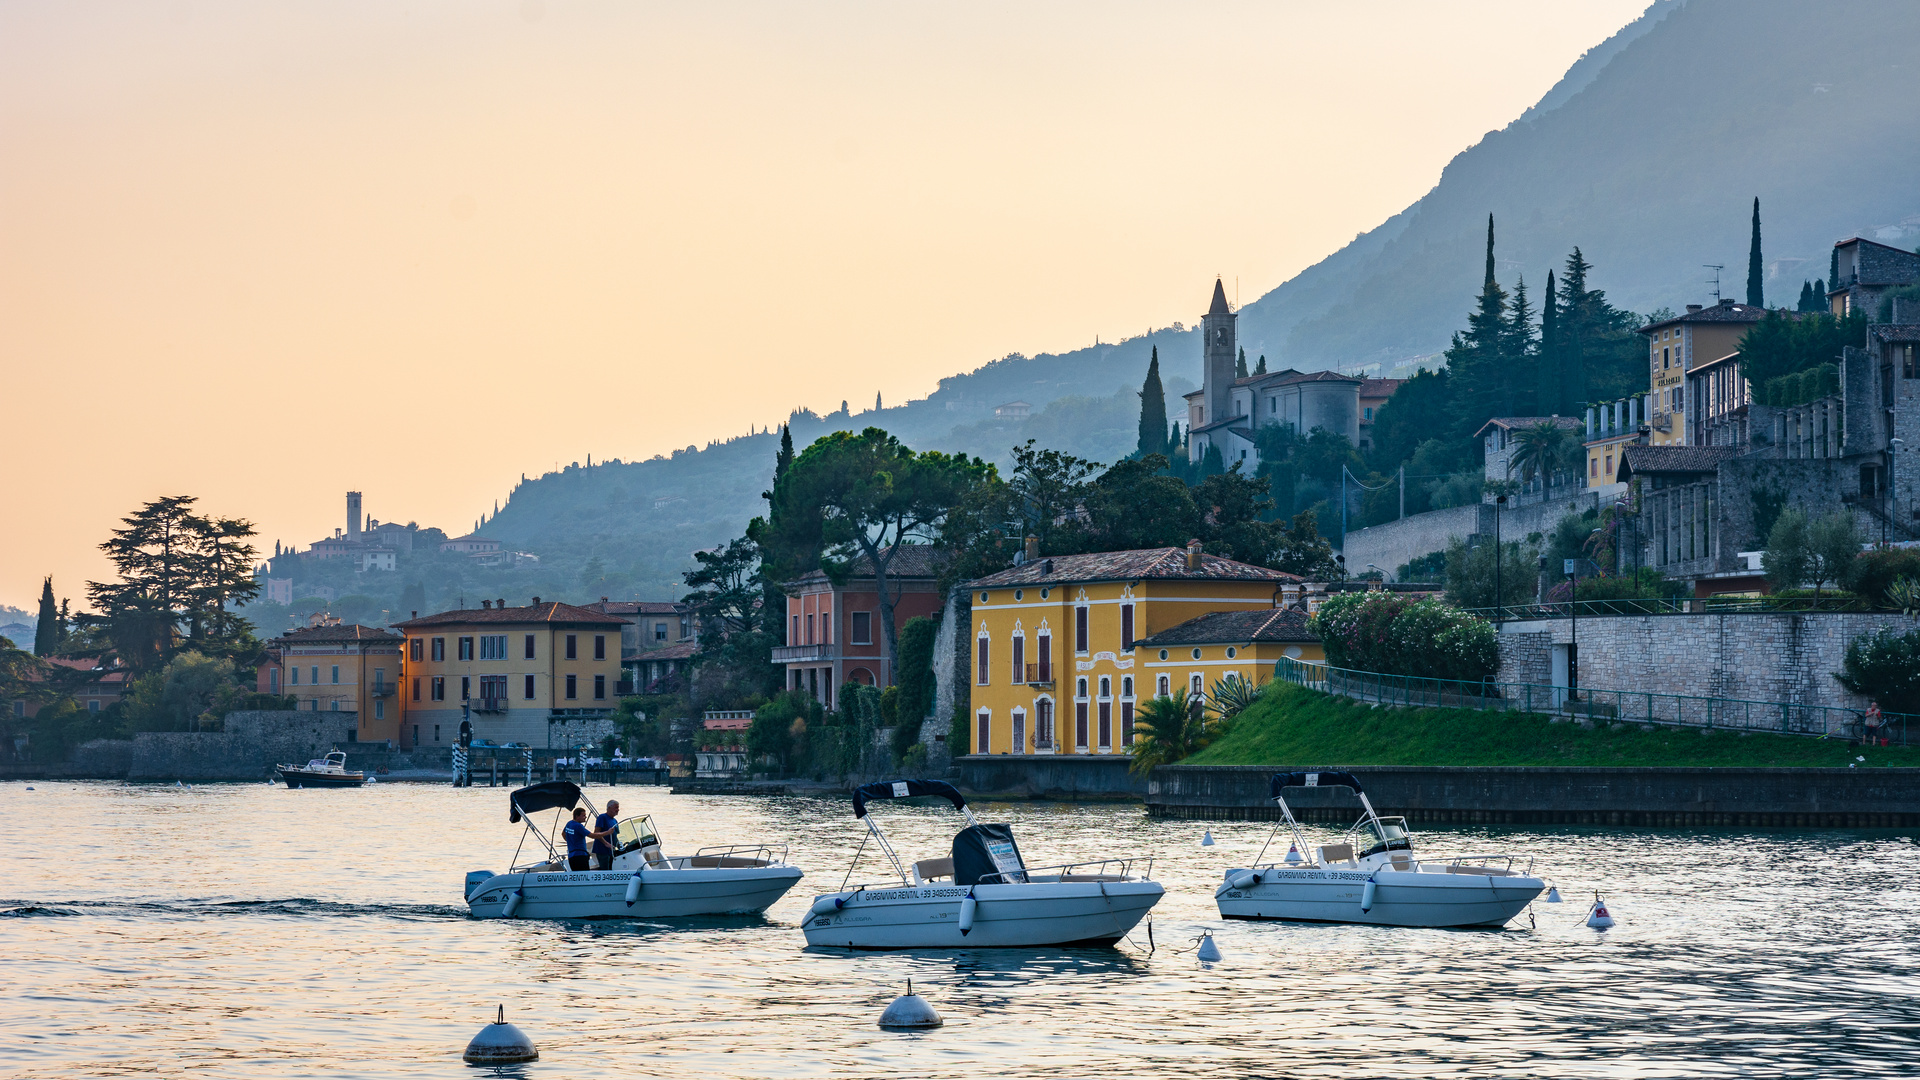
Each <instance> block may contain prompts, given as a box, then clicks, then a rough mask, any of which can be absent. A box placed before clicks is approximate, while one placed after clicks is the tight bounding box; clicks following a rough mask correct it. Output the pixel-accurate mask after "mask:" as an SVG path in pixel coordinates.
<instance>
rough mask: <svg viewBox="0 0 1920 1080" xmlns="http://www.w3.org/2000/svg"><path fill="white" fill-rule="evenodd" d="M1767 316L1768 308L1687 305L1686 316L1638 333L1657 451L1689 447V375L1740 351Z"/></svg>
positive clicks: (1728, 302)
mask: <svg viewBox="0 0 1920 1080" xmlns="http://www.w3.org/2000/svg"><path fill="white" fill-rule="evenodd" d="M1766 313H1767V310H1766V309H1765V308H1760V307H1752V306H1750V305H1747V304H1736V303H1734V302H1733V301H1732V300H1722V301H1720V302H1719V303H1718V304H1715V305H1713V306H1712V307H1703V306H1701V305H1699V304H1688V305H1687V313H1686V314H1685V315H1678V316H1675V317H1674V318H1671V319H1668V320H1666V321H1665V322H1657V323H1650V324H1648V325H1646V326H1643V327H1641V328H1640V333H1642V334H1645V335H1646V337H1647V364H1648V370H1649V371H1650V372H1651V375H1652V382H1651V385H1652V388H1653V394H1652V398H1651V401H1650V402H1649V408H1648V410H1647V420H1648V426H1649V427H1650V428H1651V429H1652V430H1651V432H1650V436H1651V442H1652V445H1654V446H1667V445H1670V444H1671V445H1676V446H1679V445H1689V443H1688V439H1687V418H1688V417H1689V416H1690V415H1691V414H1692V411H1693V409H1694V407H1695V403H1693V402H1691V401H1689V400H1688V396H1689V395H1688V393H1687V373H1688V372H1690V371H1692V370H1693V369H1694V368H1697V367H1703V366H1705V365H1707V364H1709V363H1712V362H1713V361H1715V360H1718V359H1720V358H1721V357H1723V356H1726V355H1728V354H1729V353H1734V352H1738V351H1739V350H1740V339H1741V338H1743V337H1745V336H1746V333H1747V331H1748V330H1750V329H1752V328H1753V324H1755V323H1757V322H1759V321H1760V320H1761V318H1762V317H1764V316H1765V315H1766Z"/></svg>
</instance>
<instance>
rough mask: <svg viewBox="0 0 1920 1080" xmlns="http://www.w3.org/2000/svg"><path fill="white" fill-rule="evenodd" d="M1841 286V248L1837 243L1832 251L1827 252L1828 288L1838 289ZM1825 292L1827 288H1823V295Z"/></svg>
mask: <svg viewBox="0 0 1920 1080" xmlns="http://www.w3.org/2000/svg"><path fill="white" fill-rule="evenodd" d="M1839 287H1840V248H1839V246H1838V245H1835V246H1834V249H1833V250H1832V251H1829V252H1827V288H1828V289H1837V288H1839ZM1824 293H1825V290H1822V294H1823V295H1824Z"/></svg>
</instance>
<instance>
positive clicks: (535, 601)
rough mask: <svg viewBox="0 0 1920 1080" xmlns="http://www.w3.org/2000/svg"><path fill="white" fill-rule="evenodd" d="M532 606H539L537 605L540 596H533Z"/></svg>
mask: <svg viewBox="0 0 1920 1080" xmlns="http://www.w3.org/2000/svg"><path fill="white" fill-rule="evenodd" d="M533 606H534V607H539V606H540V598H539V597H537V596H536V597H534V598H533Z"/></svg>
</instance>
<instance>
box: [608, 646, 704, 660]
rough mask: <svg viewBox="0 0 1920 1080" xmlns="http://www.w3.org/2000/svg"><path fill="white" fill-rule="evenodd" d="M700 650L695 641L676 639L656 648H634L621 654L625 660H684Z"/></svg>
mask: <svg viewBox="0 0 1920 1080" xmlns="http://www.w3.org/2000/svg"><path fill="white" fill-rule="evenodd" d="M699 651H700V643H699V642H697V641H676V642H674V643H673V644H672V645H662V646H661V647H659V648H657V649H636V650H634V651H633V652H631V653H628V654H626V655H625V656H622V657H621V658H620V659H621V660H623V661H625V660H686V659H689V658H690V657H692V656H693V654H694V653H696V652H699Z"/></svg>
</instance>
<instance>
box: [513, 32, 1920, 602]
mask: <svg viewBox="0 0 1920 1080" xmlns="http://www.w3.org/2000/svg"><path fill="white" fill-rule="evenodd" d="M1916 81H1920V4H1916V3H1913V2H1912V0H1848V2H1841V3H1819V4H1816V3H1810V2H1801V0H1690V2H1684V3H1683V2H1680V0H1662V2H1659V3H1656V4H1654V5H1653V6H1652V7H1650V8H1649V9H1648V10H1647V12H1646V13H1645V14H1644V15H1643V16H1642V17H1641V18H1640V19H1638V20H1636V21H1635V22H1634V23H1632V24H1631V25H1629V26H1627V27H1626V28H1624V29H1622V30H1621V31H1620V32H1619V33H1618V34H1615V35H1614V36H1613V37H1612V38H1610V39H1609V40H1608V41H1606V42H1604V43H1603V44H1601V45H1599V46H1597V47H1596V48H1594V49H1593V50H1591V51H1590V52H1589V53H1587V55H1585V56H1583V57H1582V58H1581V59H1580V60H1579V61H1577V62H1576V63H1575V64H1574V65H1573V66H1572V67H1571V68H1569V70H1568V71H1567V74H1566V76H1565V77H1563V78H1562V79H1561V80H1560V82H1559V83H1558V84H1556V85H1555V86H1554V87H1553V89H1552V90H1550V91H1548V93H1547V94H1546V95H1545V96H1544V97H1542V98H1541V100H1540V101H1539V102H1538V103H1537V104H1535V105H1534V106H1533V107H1532V108H1530V109H1528V110H1527V111H1526V112H1525V113H1523V114H1522V115H1521V116H1520V117H1519V118H1517V119H1516V120H1514V122H1513V123H1511V124H1509V125H1507V126H1506V127H1505V128H1503V129H1501V130H1499V131H1495V132H1490V133H1488V134H1487V136H1486V137H1485V138H1483V139H1482V140H1481V141H1480V142H1479V143H1477V144H1476V145H1474V146H1472V147H1471V148H1469V149H1467V150H1465V151H1462V152H1461V153H1460V154H1459V155H1458V156H1456V157H1455V158H1454V159H1453V161H1452V162H1451V163H1449V164H1448V166H1447V167H1446V169H1445V171H1444V172H1443V173H1442V175H1441V178H1440V180H1439V182H1438V183H1437V184H1435V185H1434V187H1433V190H1431V191H1429V192H1428V193H1427V194H1426V195H1425V196H1424V197H1422V198H1421V199H1420V200H1419V201H1418V202H1416V203H1414V204H1413V205H1412V206H1409V207H1408V208H1407V209H1405V210H1403V211H1401V212H1400V213H1398V214H1396V215H1394V216H1393V217H1392V218H1390V219H1388V220H1387V221H1386V222H1385V223H1383V224H1382V225H1380V226H1379V227H1378V228H1376V229H1373V230H1371V231H1369V232H1366V233H1363V234H1362V235H1360V236H1358V237H1356V238H1355V239H1354V241H1353V242H1352V243H1350V244H1348V245H1346V246H1345V247H1343V248H1341V249H1340V250H1339V251H1337V252H1334V253H1333V254H1331V255H1329V256H1328V257H1327V258H1325V259H1324V260H1322V261H1321V262H1319V263H1317V264H1315V265H1314V266H1312V267H1310V268H1309V269H1307V270H1305V271H1303V272H1302V273H1300V274H1299V275H1298V276H1296V277H1295V278H1293V279H1292V280H1290V281H1288V282H1286V283H1285V284H1283V285H1281V286H1280V287H1278V288H1276V289H1274V290H1273V291H1272V292H1269V293H1267V294H1266V295H1265V296H1262V297H1260V298H1259V299H1258V300H1255V301H1253V302H1252V303H1249V304H1247V305H1246V306H1245V307H1244V308H1243V309H1242V311H1241V319H1240V334H1241V339H1242V341H1243V343H1244V344H1245V345H1246V349H1247V354H1248V356H1249V358H1250V359H1251V358H1253V357H1256V356H1258V355H1260V354H1262V353H1264V354H1265V355H1266V356H1267V357H1268V362H1269V365H1270V366H1281V367H1285V366H1293V367H1297V368H1301V369H1303V370H1318V369H1321V368H1332V367H1339V368H1343V369H1347V370H1352V369H1354V368H1356V367H1360V366H1363V365H1372V364H1380V365H1382V366H1386V367H1390V366H1392V365H1393V364H1395V363H1398V362H1400V361H1404V360H1407V359H1409V358H1414V357H1425V356H1430V355H1431V354H1433V353H1436V352H1438V351H1439V350H1441V349H1442V348H1444V347H1445V346H1446V343H1447V340H1448V337H1449V336H1450V335H1451V334H1452V332H1453V331H1454V330H1456V329H1458V328H1460V327H1461V326H1462V325H1464V320H1465V316H1466V312H1467V310H1468V308H1469V306H1470V305H1471V303H1472V299H1473V297H1474V295H1475V294H1476V293H1477V292H1478V291H1479V286H1480V278H1481V273H1482V262H1481V257H1482V249H1481V244H1482V242H1483V240H1484V230H1485V228H1486V215H1487V214H1488V213H1489V212H1492V213H1493V215H1494V216H1495V218H1496V219H1497V222H1498V232H1499V267H1498V272H1499V276H1500V278H1501V280H1502V281H1503V282H1504V283H1506V284H1508V285H1509V286H1511V285H1512V283H1513V281H1514V279H1515V278H1516V277H1517V276H1519V275H1521V274H1524V275H1525V276H1526V278H1527V280H1528V282H1529V284H1530V285H1532V286H1533V288H1534V290H1535V293H1536V295H1537V294H1538V290H1539V289H1540V288H1541V287H1542V286H1544V284H1545V282H1546V276H1547V271H1548V270H1549V269H1553V268H1557V267H1558V266H1559V265H1560V263H1561V261H1562V260H1563V259H1564V258H1565V256H1566V253H1567V252H1568V250H1570V249H1571V248H1572V247H1573V246H1574V245H1576V244H1577V245H1579V246H1580V247H1581V249H1582V250H1583V252H1584V253H1585V254H1586V256H1587V258H1588V259H1589V260H1590V261H1591V262H1592V263H1593V266H1594V271H1593V284H1594V285H1595V286H1597V287H1599V288H1603V289H1605V290H1607V293H1608V296H1609V298H1610V299H1611V300H1612V301H1613V302H1614V303H1615V304H1618V305H1620V306H1623V307H1626V308H1629V309H1632V310H1636V311H1651V310H1654V309H1656V308H1660V307H1670V308H1676V309H1677V308H1679V307H1680V306H1681V305H1683V304H1685V303H1688V302H1695V303H1698V302H1701V301H1702V300H1703V299H1705V298H1706V297H1707V295H1708V294H1709V292H1710V289H1711V286H1709V285H1708V284H1706V283H1705V279H1706V277H1707V276H1708V274H1709V273H1710V272H1709V271H1707V270H1705V269H1703V268H1702V264H1706V263H1719V264H1723V265H1724V266H1726V268H1727V269H1726V271H1725V273H1724V274H1723V276H1722V279H1721V282H1722V290H1723V292H1724V293H1725V294H1726V295H1729V296H1743V295H1744V288H1745V269H1744V268H1745V266H1746V255H1747V241H1748V213H1749V208H1750V206H1751V200H1752V199H1753V197H1754V196H1756V195H1757V196H1759V198H1760V204H1761V216H1762V219H1763V223H1764V231H1765V251H1766V257H1767V261H1768V267H1769V278H1768V280H1767V282H1766V287H1767V295H1768V299H1769V300H1770V301H1771V302H1775V303H1786V304H1791V303H1792V302H1793V300H1794V299H1795V297H1796V296H1797V295H1798V292H1799V288H1800V283H1801V281H1802V280H1803V279H1810V278H1815V277H1825V276H1826V273H1827V252H1828V250H1829V248H1830V247H1831V245H1832V243H1833V241H1834V240H1836V239H1838V238H1841V237H1844V236H1849V235H1853V234H1855V233H1859V234H1862V235H1867V236H1871V237H1873V238H1875V239H1879V240H1881V241H1882V242H1885V243H1896V244H1900V245H1902V246H1912V245H1914V244H1915V243H1920V188H1916V187H1915V185H1914V184H1913V183H1912V177H1913V176H1915V175H1916V174H1917V173H1920V169H1917V168H1916V166H1920V109H1915V108H1914V107H1913V102H1914V100H1915V96H1916V95H1915V90H1914V86H1915V83H1916ZM1206 284H1207V283H1204V282H1199V283H1196V284H1195V300H1196V303H1195V307H1194V310H1195V312H1196V313H1198V311H1199V310H1200V304H1199V302H1198V301H1199V299H1200V296H1201V294H1202V293H1204V291H1205V285H1206ZM1155 346H1157V347H1158V348H1159V350H1160V362H1161V370H1162V373H1163V375H1164V377H1165V378H1166V380H1167V382H1168V394H1167V397H1168V401H1169V403H1170V406H1172V407H1173V408H1176V409H1177V408H1178V407H1179V406H1180V398H1179V395H1180V393H1181V392H1183V391H1185V390H1189V389H1192V388H1193V386H1194V385H1195V384H1197V382H1198V380H1199V374H1200V373H1199V346H1198V343H1197V341H1196V340H1195V336H1194V332H1193V331H1192V330H1190V329H1187V328H1186V327H1183V326H1177V325H1176V326H1175V327H1170V328H1167V329H1164V330H1158V331H1154V332H1152V333H1150V334H1144V335H1142V336H1140V337H1136V338H1132V339H1128V340H1126V341H1123V342H1120V343H1117V344H1100V345H1096V346H1094V347H1091V348H1085V349H1078V350H1074V351H1072V352H1067V353H1062V354H1057V355H1055V354H1042V355H1039V356H1033V357H1026V356H1021V355H1018V354H1015V355H1011V356H1007V357H1004V358H1002V359H999V360H995V361H993V362H991V363H988V364H986V365H984V366H982V367H980V368H978V369H976V370H974V371H971V372H968V373H965V374H961V375H954V376H951V377H948V378H946V379H942V380H941V381H940V385H939V388H938V389H937V390H935V391H934V393H932V394H931V395H929V396H928V397H927V398H925V399H922V400H918V401H913V402H909V403H907V404H905V405H902V406H898V407H895V408H890V409H885V410H878V411H873V410H869V411H865V412H860V413H852V412H848V411H841V412H835V413H832V414H829V415H826V416H817V415H815V414H813V413H811V412H807V411H802V412H798V413H796V414H794V417H793V428H794V430H793V435H794V442H795V443H796V445H799V446H805V445H806V443H807V442H809V441H811V440H812V439H814V438H817V437H818V436H819V435H821V434H824V433H825V432H827V431H830V430H836V429H855V430H857V429H859V428H862V427H865V426H867V425H869V424H872V425H877V426H880V427H884V428H886V429H888V430H889V431H892V432H894V433H895V434H897V435H899V436H900V437H901V438H902V439H903V440H904V441H906V442H907V443H908V444H909V445H912V446H914V447H917V448H923V449H945V450H965V451H967V452H970V453H977V454H982V455H984V456H987V457H989V458H993V459H1000V460H1002V461H1003V463H1004V458H1005V454H1006V448H1007V447H1010V446H1012V445H1014V444H1015V443H1017V442H1019V441H1022V440H1024V439H1026V438H1030V437H1031V438H1037V439H1040V440H1041V441H1042V442H1043V443H1046V444H1048V445H1052V446H1055V447H1058V448H1060V449H1064V450H1069V451H1071V452H1074V453H1077V454H1080V455H1082V456H1085V457H1090V458H1094V459H1096V460H1101V461H1111V460H1113V459H1115V458H1117V457H1120V456H1122V455H1124V454H1126V453H1128V452H1129V451H1131V450H1132V448H1133V444H1134V435H1135V429H1136V421H1137V417H1138V405H1137V399H1136V398H1135V397H1134V396H1133V392H1134V390H1135V389H1137V387H1138V386H1139V383H1140V379H1141V377H1142V376H1143V374H1144V373H1145V370H1146V365H1147V356H1148V350H1149V349H1150V348H1152V347H1155ZM1074 395H1085V396H1074ZM1014 401H1024V402H1027V403H1029V404H1030V405H1031V406H1032V409H1033V413H1032V415H1031V416H1029V417H1026V418H1024V419H1002V418H997V417H996V416H995V415H994V410H995V408H996V407H998V406H1000V405H1003V404H1007V403H1009V402H1014ZM777 445H778V434H777V432H776V433H770V434H755V435H748V436H740V437H736V438H732V439H727V440H723V441H715V442H713V443H710V444H708V446H707V447H705V448H704V449H698V450H696V449H694V448H691V447H689V448H687V449H685V450H681V451H676V452H675V453H674V454H673V455H671V456H669V457H659V458H655V459H653V460H651V461H645V462H631V463H629V462H617V461H616V462H611V463H596V464H595V465H593V466H592V467H591V468H586V467H581V466H570V467H568V468H566V469H562V470H560V471H558V472H555V473H550V474H547V475H545V476H542V477H539V478H537V479H534V480H529V481H526V482H524V483H523V484H521V485H520V486H519V487H517V488H516V489H515V490H514V492H513V494H512V496H511V497H510V498H509V499H508V501H507V503H506V505H505V506H504V507H503V508H502V509H501V511H500V513H499V515H498V516H497V517H495V518H494V519H493V520H491V521H489V522H488V523H487V525H486V532H487V534H488V535H491V536H496V537H498V538H500V539H502V540H505V541H507V542H508V543H509V544H510V545H512V546H514V547H517V548H521V549H524V550H529V551H533V552H536V553H538V554H540V556H541V557H542V560H543V562H542V567H541V570H540V577H541V579H542V580H544V581H550V582H555V583H561V584H564V586H565V588H567V589H568V590H570V592H572V593H578V594H579V595H582V596H585V595H588V594H589V593H592V594H593V595H596V596H597V595H598V592H597V591H596V587H595V586H594V585H589V584H586V583H585V578H586V576H590V575H583V572H584V571H586V569H587V568H588V567H589V566H591V565H594V564H592V563H591V560H593V559H595V558H598V559H599V560H600V561H601V562H600V564H599V565H600V566H601V567H602V568H603V574H602V576H601V577H599V578H596V579H594V580H595V581H598V582H607V581H608V580H609V578H608V577H607V576H606V573H605V572H604V571H610V572H611V575H612V577H611V580H612V582H614V584H610V585H607V586H606V587H615V588H625V589H627V591H629V592H631V593H635V594H645V595H650V596H665V595H678V593H679V592H680V591H681V587H680V585H679V572H680V571H681V570H682V569H684V568H685V567H686V566H687V565H689V556H690V553H691V552H692V551H693V550H695V549H696V548H704V547H709V546H712V545H714V544H718V543H721V542H724V541H725V540H726V539H728V538H729V537H733V536H737V535H739V534H740V532H741V530H742V528H743V526H744V524H745V522H746V520H747V518H748V517H750V516H752V515H754V514H757V513H760V512H762V510H763V509H764V503H762V502H761V501H760V499H759V493H760V492H761V491H763V490H765V489H766V487H767V486H768V484H769V483H770V482H771V478H772V467H773V456H774V452H775V450H776V448H777ZM501 573H510V572H509V571H501ZM511 573H520V572H519V571H513V572H511ZM547 587H548V589H549V591H553V586H552V585H549V586H547ZM507 591H509V592H511V591H512V590H511V589H510V588H509V589H507Z"/></svg>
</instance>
